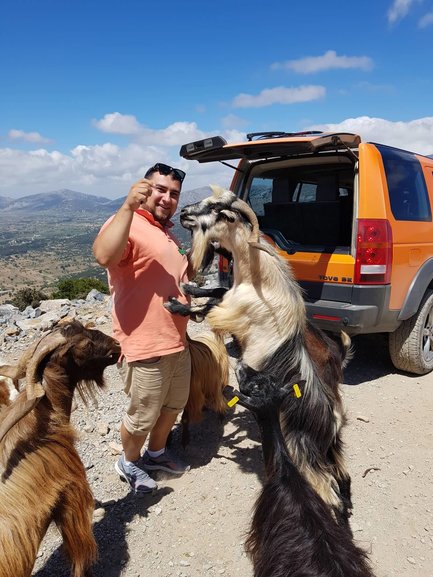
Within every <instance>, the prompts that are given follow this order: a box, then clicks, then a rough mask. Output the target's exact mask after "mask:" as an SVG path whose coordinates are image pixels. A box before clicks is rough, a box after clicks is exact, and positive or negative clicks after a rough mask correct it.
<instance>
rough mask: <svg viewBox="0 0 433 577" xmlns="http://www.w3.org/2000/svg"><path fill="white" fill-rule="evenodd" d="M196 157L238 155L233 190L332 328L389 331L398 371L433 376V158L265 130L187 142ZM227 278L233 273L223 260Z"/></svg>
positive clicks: (185, 152) (313, 315) (347, 138)
mask: <svg viewBox="0 0 433 577" xmlns="http://www.w3.org/2000/svg"><path fill="white" fill-rule="evenodd" d="M180 155H181V156H182V157H184V158H187V159H191V160H197V161H198V162H215V161H220V162H224V163H225V164H227V162H228V161H233V160H234V159H238V160H239V162H238V164H237V167H234V168H235V172H234V176H233V180H232V184H231V190H233V192H235V193H236V194H237V195H238V196H239V197H240V198H242V199H243V200H245V201H247V202H248V203H249V204H250V205H251V207H252V208H253V209H254V211H255V213H256V214H257V217H258V219H259V223H260V227H261V230H262V232H263V234H264V235H266V237H267V238H268V240H269V241H271V242H272V243H274V245H275V246H276V248H277V250H278V251H279V253H280V254H281V255H282V256H283V257H284V258H285V259H287V260H288V261H289V262H290V264H291V266H292V268H293V270H294V273H295V275H296V278H297V280H298V282H299V284H300V285H301V287H302V288H303V289H304V294H305V301H306V306H307V314H308V316H309V318H310V320H312V321H313V322H314V323H315V324H317V325H318V326H319V327H321V328H322V329H324V330H327V331H333V332H337V331H340V329H344V330H345V331H346V332H347V333H349V334H350V335H356V334H361V333H379V332H380V333H382V332H383V333H389V351H390V355H391V359H392V361H393V363H394V365H395V367H397V368H398V369H401V370H404V371H407V372H411V373H416V374H425V373H428V372H430V371H431V370H432V369H433V222H432V210H431V206H432V203H433V159H432V158H430V157H427V156H422V155H419V154H415V153H413V152H408V151H405V150H400V149H398V148H393V147H390V146H386V145H384V144H378V143H372V142H361V138H360V137H359V136H358V135H356V134H349V133H333V134H329V133H321V132H302V133H284V132H266V133H252V134H248V135H247V139H246V141H245V142H240V143H236V144H227V143H226V142H225V140H224V139H223V138H222V137H219V136H216V137H213V138H208V139H205V140H201V141H197V142H192V143H189V144H185V145H183V146H182V148H181V150H180ZM220 277H221V279H222V280H227V279H228V278H229V266H228V263H227V261H225V262H224V260H221V262H220Z"/></svg>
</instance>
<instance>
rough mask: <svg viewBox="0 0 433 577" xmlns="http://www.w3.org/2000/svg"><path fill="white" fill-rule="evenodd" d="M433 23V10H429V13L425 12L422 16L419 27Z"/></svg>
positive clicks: (425, 26)
mask: <svg viewBox="0 0 433 577" xmlns="http://www.w3.org/2000/svg"><path fill="white" fill-rule="evenodd" d="M432 24H433V12H429V13H428V14H424V16H423V17H422V18H420V20H419V22H418V28H427V26H431V25H432Z"/></svg>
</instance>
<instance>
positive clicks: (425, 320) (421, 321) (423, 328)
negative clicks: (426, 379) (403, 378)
mask: <svg viewBox="0 0 433 577" xmlns="http://www.w3.org/2000/svg"><path fill="white" fill-rule="evenodd" d="M389 354H390V356H391V360H392V363H393V365H394V366H395V367H396V368H397V369H400V370H402V371H406V372H408V373H414V374H416V375H425V374H427V373H429V372H430V371H432V370H433V291H431V290H428V291H427V292H426V293H425V295H424V297H423V299H422V301H421V304H420V307H419V309H418V312H417V313H416V314H414V315H413V316H412V317H411V318H410V319H407V320H405V321H403V322H402V323H401V325H400V326H399V327H398V329H397V330H396V331H394V332H393V333H390V335H389Z"/></svg>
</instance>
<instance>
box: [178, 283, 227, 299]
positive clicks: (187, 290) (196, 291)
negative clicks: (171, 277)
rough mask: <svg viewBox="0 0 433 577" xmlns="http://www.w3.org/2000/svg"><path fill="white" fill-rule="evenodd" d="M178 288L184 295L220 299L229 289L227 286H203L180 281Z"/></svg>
mask: <svg viewBox="0 0 433 577" xmlns="http://www.w3.org/2000/svg"><path fill="white" fill-rule="evenodd" d="M180 288H181V289H182V292H183V294H185V295H191V296H193V297H208V298H217V299H222V298H223V296H224V295H225V294H226V292H227V291H228V290H229V289H228V288H227V287H214V288H203V287H199V286H196V285H194V284H190V283H181V285H180Z"/></svg>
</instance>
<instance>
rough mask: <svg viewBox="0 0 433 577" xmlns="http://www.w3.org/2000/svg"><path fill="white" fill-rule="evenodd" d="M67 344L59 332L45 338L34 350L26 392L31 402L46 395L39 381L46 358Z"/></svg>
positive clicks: (27, 377)
mask: <svg viewBox="0 0 433 577" xmlns="http://www.w3.org/2000/svg"><path fill="white" fill-rule="evenodd" d="M65 342H66V339H65V337H64V336H63V335H62V334H61V333H59V332H53V333H50V334H48V335H47V336H45V337H43V338H42V339H41V340H40V341H39V342H38V343H37V345H36V347H35V348H34V349H33V356H32V357H31V359H30V360H29V362H28V364H27V370H26V391H27V398H28V399H29V400H31V399H35V398H39V397H43V396H44V395H45V391H44V388H43V387H42V383H41V382H40V381H39V380H38V376H37V373H38V367H39V364H40V362H41V361H42V359H43V358H44V357H46V356H47V355H48V353H51V352H52V351H54V349H56V348H57V347H58V346H59V345H62V344H64V343H65Z"/></svg>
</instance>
